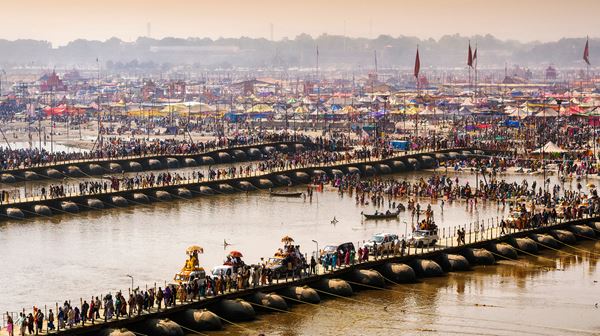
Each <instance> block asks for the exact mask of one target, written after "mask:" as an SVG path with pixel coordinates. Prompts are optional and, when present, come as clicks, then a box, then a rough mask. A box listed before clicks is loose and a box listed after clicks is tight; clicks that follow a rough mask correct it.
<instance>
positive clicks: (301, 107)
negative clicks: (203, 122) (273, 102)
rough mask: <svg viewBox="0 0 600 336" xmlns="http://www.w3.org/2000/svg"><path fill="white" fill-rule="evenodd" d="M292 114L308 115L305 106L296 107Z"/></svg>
mask: <svg viewBox="0 0 600 336" xmlns="http://www.w3.org/2000/svg"><path fill="white" fill-rule="evenodd" d="M294 113H308V108H306V106H298V107H296V109H295V110H294Z"/></svg>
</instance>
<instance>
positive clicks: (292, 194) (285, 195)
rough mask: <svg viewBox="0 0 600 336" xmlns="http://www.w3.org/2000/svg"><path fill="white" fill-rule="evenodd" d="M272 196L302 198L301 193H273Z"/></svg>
mask: <svg viewBox="0 0 600 336" xmlns="http://www.w3.org/2000/svg"><path fill="white" fill-rule="evenodd" d="M270 195H271V196H273V197H300V196H302V192H301V191H298V192H296V191H271V192H270Z"/></svg>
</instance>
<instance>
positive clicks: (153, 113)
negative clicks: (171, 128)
mask: <svg viewBox="0 0 600 336" xmlns="http://www.w3.org/2000/svg"><path fill="white" fill-rule="evenodd" d="M127 114H128V115H129V116H132V117H165V116H167V115H169V113H168V112H163V111H157V110H132V111H129V112H127Z"/></svg>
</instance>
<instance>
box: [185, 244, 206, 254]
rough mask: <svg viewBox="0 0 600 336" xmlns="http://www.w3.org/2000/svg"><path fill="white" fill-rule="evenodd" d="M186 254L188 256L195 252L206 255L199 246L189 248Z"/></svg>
mask: <svg viewBox="0 0 600 336" xmlns="http://www.w3.org/2000/svg"><path fill="white" fill-rule="evenodd" d="M186 252H187V253H188V254H192V253H194V252H196V253H204V249H203V248H202V247H200V246H198V245H192V246H190V247H188V248H187V250H186Z"/></svg>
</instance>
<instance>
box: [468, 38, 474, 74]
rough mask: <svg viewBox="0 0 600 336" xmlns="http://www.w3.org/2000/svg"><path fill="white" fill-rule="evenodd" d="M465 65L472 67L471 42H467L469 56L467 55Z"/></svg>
mask: <svg viewBox="0 0 600 336" xmlns="http://www.w3.org/2000/svg"><path fill="white" fill-rule="evenodd" d="M467 65H468V66H470V67H471V68H472V67H473V52H472V51H471V42H469V56H468V57H467Z"/></svg>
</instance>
